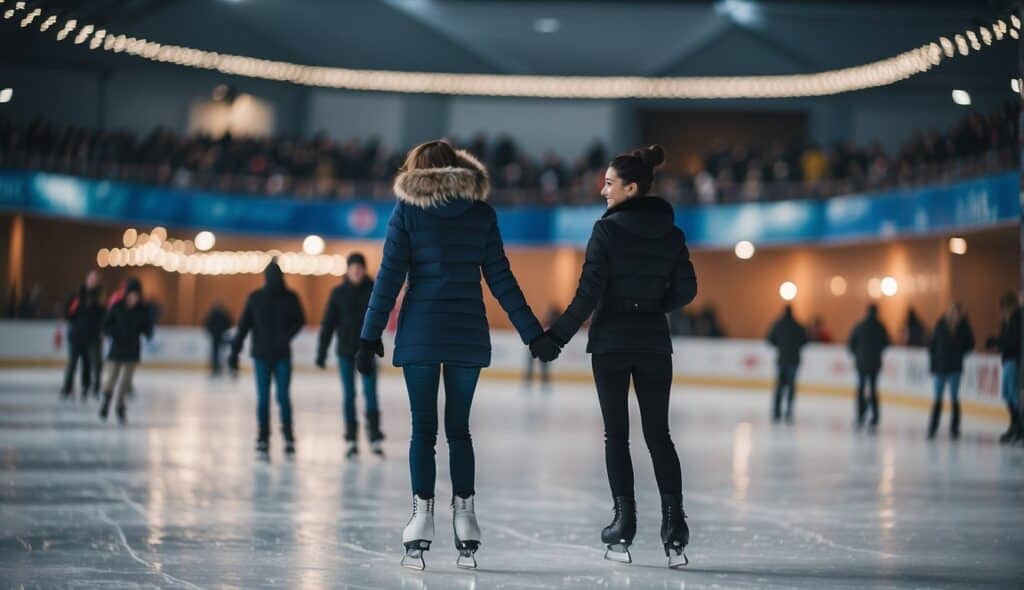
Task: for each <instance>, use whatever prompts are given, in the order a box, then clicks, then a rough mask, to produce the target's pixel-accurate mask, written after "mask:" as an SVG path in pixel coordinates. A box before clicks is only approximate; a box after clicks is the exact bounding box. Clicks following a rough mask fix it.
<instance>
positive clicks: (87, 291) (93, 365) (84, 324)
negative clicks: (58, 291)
mask: <svg viewBox="0 0 1024 590" xmlns="http://www.w3.org/2000/svg"><path fill="white" fill-rule="evenodd" d="M103 313H104V309H103V287H102V286H100V275H99V272H98V271H96V270H90V271H89V273H88V274H87V275H85V283H83V284H82V286H81V287H79V288H78V290H76V291H75V292H74V293H73V294H72V295H71V297H69V298H68V301H67V303H66V304H65V305H64V318H65V319H66V320H67V341H68V342H67V344H68V364H67V367H66V369H65V371H64V385H63V387H62V388H61V393H62V394H63V396H64V397H65V398H68V397H71V393H72V390H73V383H74V380H75V369H76V366H77V365H78V361H79V360H81V361H82V400H83V401H84V400H85V399H86V398H87V397H88V395H89V390H90V389H92V391H93V394H94V395H95V396H96V397H99V395H100V381H102V365H101V357H102V344H103Z"/></svg>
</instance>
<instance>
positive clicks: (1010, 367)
mask: <svg viewBox="0 0 1024 590" xmlns="http://www.w3.org/2000/svg"><path fill="white" fill-rule="evenodd" d="M999 385H1000V387H999V389H1000V391H1001V392H1002V394H1003V401H1005V402H1006V405H1007V406H1009V407H1010V409H1011V410H1013V411H1016V410H1017V408H1018V407H1020V405H1019V400H1018V399H1017V361H1015V360H1008V361H1003V374H1002V375H1001V379H1000V382H999Z"/></svg>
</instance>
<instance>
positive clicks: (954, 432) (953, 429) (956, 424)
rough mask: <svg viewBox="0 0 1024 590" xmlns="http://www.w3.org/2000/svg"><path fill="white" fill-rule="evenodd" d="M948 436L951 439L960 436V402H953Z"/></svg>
mask: <svg viewBox="0 0 1024 590" xmlns="http://www.w3.org/2000/svg"><path fill="white" fill-rule="evenodd" d="M949 436H950V437H951V438H952V439H953V440H956V439H958V438H960V402H953V416H952V419H951V420H950V422H949Z"/></svg>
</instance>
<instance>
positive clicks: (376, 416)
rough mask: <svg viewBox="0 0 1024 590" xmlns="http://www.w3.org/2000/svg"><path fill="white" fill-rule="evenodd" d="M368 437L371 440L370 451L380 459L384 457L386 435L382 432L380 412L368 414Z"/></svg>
mask: <svg viewBox="0 0 1024 590" xmlns="http://www.w3.org/2000/svg"><path fill="white" fill-rule="evenodd" d="M366 436H367V437H368V438H369V439H370V449H372V450H373V454H375V455H377V456H378V457H383V456H384V447H383V445H381V441H383V440H384V433H383V432H381V431H380V412H367V413H366Z"/></svg>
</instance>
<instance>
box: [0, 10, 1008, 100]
mask: <svg viewBox="0 0 1024 590" xmlns="http://www.w3.org/2000/svg"><path fill="white" fill-rule="evenodd" d="M24 8H25V3H24V2H18V3H17V4H16V5H15V8H14V9H8V10H7V11H6V12H4V18H5V19H8V20H10V19H11V18H12V17H13V16H14V14H15V12H16V11H17V10H23V9H24ZM31 14H35V15H36V16H38V15H39V14H41V11H40V9H38V8H37V9H35V10H34V11H33V12H32V13H30V16H31ZM36 16H31V19H34V18H36ZM51 18H53V17H51ZM31 19H30V18H29V17H26V20H28V22H29V23H31ZM1009 19H1010V23H1011V25H1012V26H1007V24H1006V22H1005V21H1004V20H1002V19H999V20H997V21H996V22H995V23H992V24H991V25H990V27H991V29H992V31H991V33H990V32H989V30H988V28H986V27H984V26H981V27H979V28H978V29H977V30H975V29H968V30H966V31H964V32H963V33H957V34H955V35H953V36H952V38H953V40H952V41H951V40H950V39H949V37H940V38H939V39H937V40H936V41H933V42H929V43H926V44H924V45H921V46H919V47H916V48H914V49H910V50H909V51H904V52H903V53H899V54H897V55H894V56H892V57H889V58H886V59H882V60H878V61H874V62H870V63H866V64H863V65H859V66H852V67H848V68H841V69H836V70H828V71H823V72H816V73H812V74H794V75H778V76H714V77H706V76H694V77H672V78H668V77H665V78H649V77H641V76H610V77H606V76H524V75H501V74H454V73H442V72H403V71H390V70H354V69H349V68H333V67H319V66H307V65H301V64H293V63H288V62H282V61H274V60H267V59H259V58H254V57H248V56H243V55H232V54H224V53H217V52H213V51H204V50H201V49H195V48H192V47H184V46H179V45H164V44H161V43H157V42H154V41H149V40H147V39H141V38H137V37H128V36H125V35H122V34H111V33H108V32H107V31H106V30H99V31H96V34H95V35H94V36H93V31H94V30H95V27H94V26H93V25H91V24H86V25H84V26H83V27H81V28H80V29H79V30H78V34H77V35H76V36H75V39H74V41H75V44H76V45H81V44H83V43H85V42H86V41H87V40H89V37H90V36H92V40H91V41H90V43H89V48H90V49H94V50H95V49H100V48H102V49H103V50H104V51H113V52H115V53H126V54H128V55H133V56H136V57H140V58H143V59H148V60H151V61H157V62H163V63H170V64H175V65H179V66H186V67H192V68H198V69H204V70H214V71H217V72H220V73H222V74H228V75H236V76H245V77H249V78H260V79H264V80H274V81H281V82H291V83H293V84H301V85H304V86H316V87H322V88H339V89H348V90H361V91H379V92H399V93H427V94H449V95H476V96H515V97H537V98H597V99H600V98H603V99H616V98H684V99H716V98H790V97H802V96H828V95H834V94H841V93H844V92H851V91H856V90H864V89H867V88H877V87H880V86H887V85H889V84H894V83H896V82H899V81H901V80H905V79H907V78H910V77H911V76H916V75H918V74H921V73H924V72H927V71H928V70H930V69H932V68H933V67H935V66H938V65H939V64H940V63H942V61H943V60H944V59H951V58H953V57H955V56H956V55H957V54H958V53H959V55H964V56H965V55H968V54H969V53H970V52H971V50H972V49H973V50H974V51H981V50H982V49H984V48H985V47H986V46H988V45H990V40H991V39H993V38H994V40H995V41H1000V40H1002V39H1003V38H1004V37H1005V36H1006V34H1009V36H1010V37H1012V38H1014V39H1017V38H1019V37H1020V34H1019V30H1020V27H1021V21H1020V19H1019V18H1018V17H1017V15H1015V14H1011V15H1010V17H1009ZM22 22H24V21H22ZM47 22H49V19H47ZM77 25H78V23H77V21H76V20H75V19H70V20H68V21H67V22H66V23H65V24H64V26H63V27H62V28H61V29H60V31H59V32H58V33H57V40H58V41H62V40H64V39H65V38H67V37H68V36H69V35H70V33H71V32H72V31H74V30H75V29H76V27H77ZM23 26H27V24H26V25H23ZM49 26H52V23H51V25H46V28H49ZM979 35H980V39H981V42H979ZM982 42H984V44H982Z"/></svg>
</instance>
